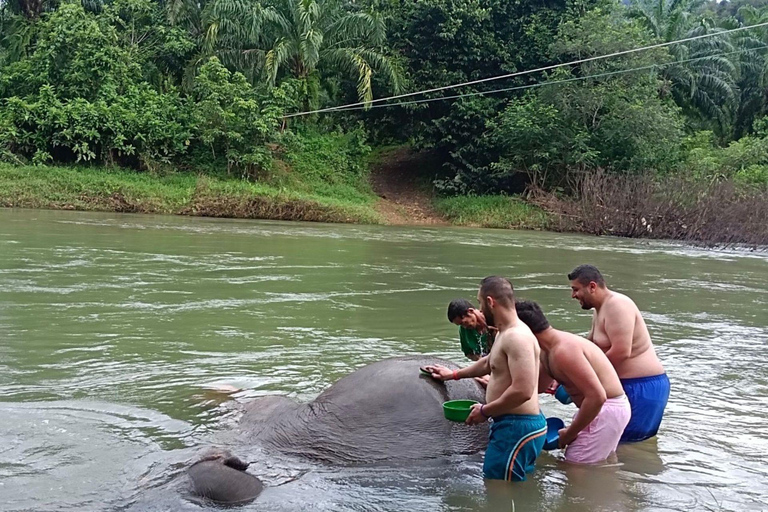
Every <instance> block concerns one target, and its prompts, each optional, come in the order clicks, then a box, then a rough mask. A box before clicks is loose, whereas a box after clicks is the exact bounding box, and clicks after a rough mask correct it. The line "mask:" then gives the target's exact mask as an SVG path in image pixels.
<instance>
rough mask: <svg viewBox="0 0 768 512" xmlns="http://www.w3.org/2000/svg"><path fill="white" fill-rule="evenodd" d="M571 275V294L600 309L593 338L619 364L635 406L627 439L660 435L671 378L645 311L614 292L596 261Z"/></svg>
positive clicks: (618, 370) (623, 438) (591, 333)
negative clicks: (665, 370)
mask: <svg viewBox="0 0 768 512" xmlns="http://www.w3.org/2000/svg"><path fill="white" fill-rule="evenodd" d="M568 279H569V280H570V281H571V297H573V298H574V299H576V300H578V301H579V304H581V307H582V309H592V308H594V309H595V314H594V316H593V317H592V328H591V329H590V330H589V334H588V335H587V337H588V338H589V339H590V340H591V341H592V342H593V343H594V344H595V345H597V346H598V347H600V349H601V350H602V351H603V352H605V355H606V356H607V357H608V360H609V361H610V362H611V364H613V367H614V368H615V369H616V373H617V374H618V375H619V379H621V385H622V386H623V387H624V392H625V393H626V394H627V398H628V399H629V403H630V405H631V406H632V419H631V420H630V421H629V425H627V428H626V429H625V430H624V434H623V435H622V436H621V442H623V443H628V442H636V441H643V440H645V439H648V438H650V437H653V436H655V435H656V433H657V432H658V431H659V425H660V424H661V418H662V416H663V415H664V408H665V407H666V406H667V400H668V399H669V378H668V377H667V374H666V373H665V372H664V367H663V366H661V362H660V361H659V358H658V357H656V351H655V350H654V349H653V343H651V336H650V334H649V333H648V328H647V327H646V326H645V321H644V320H643V317H642V316H641V315H640V310H639V309H637V306H636V305H635V303H634V302H632V299H630V298H629V297H627V296H626V295H622V294H620V293H617V292H613V291H611V290H609V289H608V288H607V287H606V286H605V279H603V276H602V274H601V273H600V271H599V270H597V268H596V267H593V266H592V265H579V266H578V267H576V268H575V269H574V270H573V272H571V273H570V274H568Z"/></svg>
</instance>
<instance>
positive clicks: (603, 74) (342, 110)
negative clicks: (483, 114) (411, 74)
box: [334, 45, 768, 112]
mask: <svg viewBox="0 0 768 512" xmlns="http://www.w3.org/2000/svg"><path fill="white" fill-rule="evenodd" d="M766 48H768V45H763V46H756V47H754V48H749V49H745V50H735V51H732V52H724V53H716V54H712V55H707V56H705V57H696V58H692V59H685V60H677V61H671V62H665V63H662V64H651V65H649V66H642V67H639V68H631V69H621V70H618V71H607V72H605V73H597V74H594V75H587V76H579V77H573V78H566V79H563V80H553V81H547V82H539V83H536V84H529V85H519V86H515V87H505V88H503V89H494V90H491V91H480V92H468V93H466V94H456V95H453V96H441V97H439V98H427V99H423V100H413V101H403V102H400V103H389V104H386V105H373V106H371V107H360V106H356V107H348V108H339V109H338V110H334V112H349V111H353V110H366V109H374V108H386V107H402V106H405V105H416V104H419V103H431V102H433V101H442V100H453V99H458V98H467V97H471V96H484V95H486V94H497V93H500V92H508V91H520V90H524V89H533V88H535V87H543V86H545V85H557V84H563V83H567V82H577V81H579V80H589V79H590V78H604V77H607V76H614V75H621V74H625V73H633V72H635V71H646V70H650V69H656V68H663V67H667V66H674V65H676V64H685V63H687V62H694V61H697V60H705V59H711V58H712V57H722V56H725V55H734V54H739V53H747V52H752V51H756V50H764V49H766Z"/></svg>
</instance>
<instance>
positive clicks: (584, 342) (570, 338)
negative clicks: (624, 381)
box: [541, 330, 624, 407]
mask: <svg viewBox="0 0 768 512" xmlns="http://www.w3.org/2000/svg"><path fill="white" fill-rule="evenodd" d="M553 335H554V336H555V337H556V339H557V343H556V345H555V347H554V348H553V349H552V350H550V351H549V352H548V353H547V352H545V351H542V352H541V363H542V368H543V369H544V371H545V372H546V373H547V374H549V376H551V377H552V378H553V379H555V380H557V381H558V382H559V383H561V384H562V385H563V386H564V387H565V390H566V391H567V392H568V394H569V395H570V396H571V398H572V399H573V401H574V403H575V404H576V406H578V407H581V404H582V402H583V401H584V394H583V393H582V390H581V389H580V388H582V387H583V384H584V382H583V381H580V382H574V379H572V378H571V376H572V369H573V368H574V364H575V363H576V362H577V361H579V360H583V359H586V360H587V362H588V363H589V365H590V366H591V368H592V370H594V373H595V375H596V376H597V379H598V380H599V382H600V386H601V387H602V388H603V389H605V395H606V398H616V397H619V396H622V395H623V394H624V388H622V387H621V382H620V381H619V377H618V375H617V374H616V371H615V370H614V368H613V365H611V362H610V361H608V358H606V357H605V354H603V353H602V351H601V350H600V349H599V348H598V347H597V346H595V344H594V343H592V342H591V341H589V340H588V339H586V338H582V337H581V336H576V335H575V334H571V333H568V332H564V331H557V330H554V333H553Z"/></svg>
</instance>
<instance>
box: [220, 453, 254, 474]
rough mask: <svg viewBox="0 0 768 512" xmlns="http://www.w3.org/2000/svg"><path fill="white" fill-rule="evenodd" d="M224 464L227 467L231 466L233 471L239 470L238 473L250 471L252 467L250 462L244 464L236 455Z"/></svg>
mask: <svg viewBox="0 0 768 512" xmlns="http://www.w3.org/2000/svg"><path fill="white" fill-rule="evenodd" d="M223 462H224V465H225V466H229V467H231V468H232V469H237V470H238V471H245V470H246V469H248V466H250V465H251V463H250V462H243V461H242V460H240V459H238V458H237V457H235V456H234V455H233V456H232V457H227V458H226V459H224V461H223Z"/></svg>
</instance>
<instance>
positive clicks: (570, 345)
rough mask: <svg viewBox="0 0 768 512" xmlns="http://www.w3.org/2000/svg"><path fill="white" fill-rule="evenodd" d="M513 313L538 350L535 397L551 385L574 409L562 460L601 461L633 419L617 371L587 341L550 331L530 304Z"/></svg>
mask: <svg viewBox="0 0 768 512" xmlns="http://www.w3.org/2000/svg"><path fill="white" fill-rule="evenodd" d="M515 307H516V309H517V316H518V318H520V320H522V321H523V322H524V323H525V325H527V326H528V327H529V328H530V329H531V331H533V334H534V335H535V336H536V339H537V340H538V341H539V346H540V347H541V369H540V370H539V392H544V391H545V390H546V389H547V387H549V385H550V383H551V382H552V379H555V380H556V381H558V382H560V383H561V384H562V385H563V386H564V387H565V390H566V391H567V392H568V394H569V395H571V398H572V399H573V402H574V403H575V404H576V406H577V407H578V408H579V410H578V412H577V413H576V415H575V416H574V417H573V420H572V421H571V424H570V425H568V427H567V428H564V429H561V430H560V439H559V442H558V444H559V446H560V448H565V460H567V461H568V462H577V463H580V464H597V463H600V462H603V461H605V459H607V458H608V456H609V455H610V454H611V453H613V452H614V451H616V447H618V446H619V438H621V434H622V432H624V428H625V427H626V426H627V423H629V418H630V416H631V414H632V412H631V408H630V406H629V400H627V397H626V395H625V394H624V389H623V388H622V387H621V382H619V376H618V375H616V370H614V369H613V366H612V365H611V362H610V361H609V360H608V358H607V357H605V354H603V352H602V351H601V350H600V349H599V348H597V346H595V345H594V344H593V343H591V342H590V341H589V340H587V339H585V338H582V337H581V336H576V335H575V334H571V333H568V332H563V331H558V330H557V329H554V328H552V326H550V325H549V322H548V321H547V317H545V316H544V313H543V312H542V311H541V308H540V307H539V305H538V304H536V303H535V302H531V301H517V302H516V303H515Z"/></svg>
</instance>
